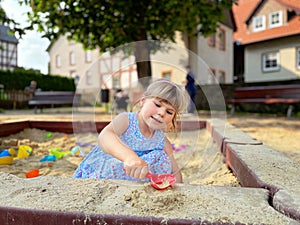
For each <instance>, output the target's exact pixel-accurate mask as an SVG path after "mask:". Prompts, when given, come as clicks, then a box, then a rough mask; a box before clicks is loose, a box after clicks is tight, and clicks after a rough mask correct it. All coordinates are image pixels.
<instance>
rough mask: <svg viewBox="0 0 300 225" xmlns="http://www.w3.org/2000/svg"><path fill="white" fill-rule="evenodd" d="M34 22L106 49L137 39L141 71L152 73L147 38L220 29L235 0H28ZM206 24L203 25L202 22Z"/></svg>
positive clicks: (50, 32) (52, 34)
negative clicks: (218, 26) (220, 22)
mask: <svg viewBox="0 0 300 225" xmlns="http://www.w3.org/2000/svg"><path fill="white" fill-rule="evenodd" d="M23 2H24V3H25V4H27V5H30V6H31V8H32V13H29V14H28V17H29V20H30V21H31V26H30V27H28V28H29V29H33V27H34V25H37V26H38V31H40V32H43V33H45V35H44V36H45V37H47V38H48V39H49V40H55V39H57V38H58V37H59V36H60V35H67V37H68V38H69V39H72V40H75V41H77V42H80V43H82V44H83V45H84V47H85V48H88V49H93V48H95V47H96V46H98V47H100V49H101V51H103V52H105V51H108V50H111V49H113V48H116V47H118V46H120V45H124V44H126V43H132V42H136V45H135V49H134V52H133V54H134V55H135V59H136V63H137V72H138V77H139V78H142V77H148V76H151V64H150V52H149V51H150V50H149V48H148V47H147V46H146V45H145V43H147V42H143V41H145V40H159V41H167V40H168V41H172V42H175V41H174V35H175V31H181V32H184V33H186V34H188V35H190V36H191V35H197V34H198V33H201V34H202V35H204V36H207V35H208V34H211V33H213V32H215V30H216V28H217V22H219V21H222V20H223V19H224V14H223V12H224V10H226V9H230V8H231V7H232V4H233V3H234V2H235V0H184V1H182V0H159V1H158V0H147V1H146V0H142V1H136V0H115V1H114V0H47V1H45V0H23ZM199 24H201V26H199Z"/></svg>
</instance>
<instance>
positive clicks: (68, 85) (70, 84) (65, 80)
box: [0, 69, 75, 91]
mask: <svg viewBox="0 0 300 225" xmlns="http://www.w3.org/2000/svg"><path fill="white" fill-rule="evenodd" d="M32 80H35V81H36V82H37V87H38V88H41V89H42V90H43V91H75V84H74V79H73V78H69V77H62V76H58V75H44V74H41V73H39V72H36V71H34V70H24V69H16V70H14V71H9V70H5V71H4V70H0V84H3V85H4V89H5V90H24V88H25V87H26V86H28V85H29V84H30V81H32Z"/></svg>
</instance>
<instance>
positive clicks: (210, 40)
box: [207, 34, 216, 47]
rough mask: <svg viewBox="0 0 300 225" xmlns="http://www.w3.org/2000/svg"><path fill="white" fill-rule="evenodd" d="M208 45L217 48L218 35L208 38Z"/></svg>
mask: <svg viewBox="0 0 300 225" xmlns="http://www.w3.org/2000/svg"><path fill="white" fill-rule="evenodd" d="M207 41H208V45H209V46H210V47H215V46H216V34H212V35H210V36H209V37H208V40H207Z"/></svg>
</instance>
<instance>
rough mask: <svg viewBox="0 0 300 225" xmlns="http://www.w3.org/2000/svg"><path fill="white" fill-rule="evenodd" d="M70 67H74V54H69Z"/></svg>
mask: <svg viewBox="0 0 300 225" xmlns="http://www.w3.org/2000/svg"><path fill="white" fill-rule="evenodd" d="M70 65H75V53H74V52H70Z"/></svg>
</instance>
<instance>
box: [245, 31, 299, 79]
mask: <svg viewBox="0 0 300 225" xmlns="http://www.w3.org/2000/svg"><path fill="white" fill-rule="evenodd" d="M297 47H300V36H294V37H289V38H281V39H277V40H273V41H267V42H262V43H256V44H255V45H248V46H247V47H246V48H245V82H260V81H278V80H289V79H299V78H300V70H299V69H296V48H297ZM272 51H279V53H280V54H279V55H280V69H279V71H274V72H263V71H262V54H263V53H266V52H272Z"/></svg>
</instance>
